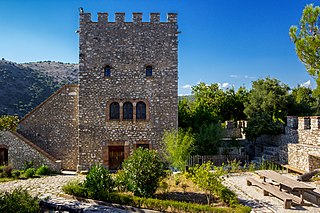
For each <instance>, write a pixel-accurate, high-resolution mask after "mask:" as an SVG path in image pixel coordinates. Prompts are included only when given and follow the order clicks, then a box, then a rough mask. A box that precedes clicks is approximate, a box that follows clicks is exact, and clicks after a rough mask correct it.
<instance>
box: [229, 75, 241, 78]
mask: <svg viewBox="0 0 320 213" xmlns="http://www.w3.org/2000/svg"><path fill="white" fill-rule="evenodd" d="M229 77H230V78H239V76H238V75H229Z"/></svg>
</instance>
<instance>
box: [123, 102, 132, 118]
mask: <svg viewBox="0 0 320 213" xmlns="http://www.w3.org/2000/svg"><path fill="white" fill-rule="evenodd" d="M123 119H128V120H130V119H131V120H132V119H133V106H132V103H131V102H125V103H124V104H123Z"/></svg>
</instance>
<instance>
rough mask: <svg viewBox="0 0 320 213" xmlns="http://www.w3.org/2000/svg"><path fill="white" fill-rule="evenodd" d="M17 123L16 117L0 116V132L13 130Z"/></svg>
mask: <svg viewBox="0 0 320 213" xmlns="http://www.w3.org/2000/svg"><path fill="white" fill-rule="evenodd" d="M18 123H19V118H18V116H11V115H1V116H0V131H5V130H15V129H16V128H17V125H18Z"/></svg>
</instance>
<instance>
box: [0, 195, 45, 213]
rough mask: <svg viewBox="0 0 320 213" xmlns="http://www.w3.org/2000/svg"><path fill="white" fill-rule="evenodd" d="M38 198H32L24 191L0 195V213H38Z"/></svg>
mask: <svg viewBox="0 0 320 213" xmlns="http://www.w3.org/2000/svg"><path fill="white" fill-rule="evenodd" d="M39 201H40V200H39V198H37V197H32V196H31V195H29V193H28V192H27V191H26V190H22V189H14V190H13V192H11V193H9V192H4V193H0V212H5V213H17V212H20V213H38V212H40V210H41V209H40V206H39Z"/></svg>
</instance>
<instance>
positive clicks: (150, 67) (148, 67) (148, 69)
mask: <svg viewBox="0 0 320 213" xmlns="http://www.w3.org/2000/svg"><path fill="white" fill-rule="evenodd" d="M146 76H147V77H148V76H152V66H147V67H146Z"/></svg>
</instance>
